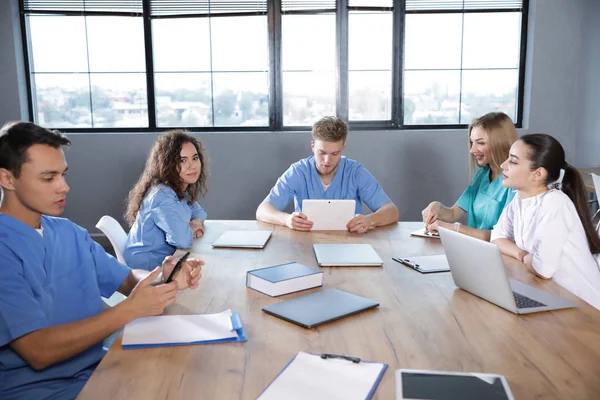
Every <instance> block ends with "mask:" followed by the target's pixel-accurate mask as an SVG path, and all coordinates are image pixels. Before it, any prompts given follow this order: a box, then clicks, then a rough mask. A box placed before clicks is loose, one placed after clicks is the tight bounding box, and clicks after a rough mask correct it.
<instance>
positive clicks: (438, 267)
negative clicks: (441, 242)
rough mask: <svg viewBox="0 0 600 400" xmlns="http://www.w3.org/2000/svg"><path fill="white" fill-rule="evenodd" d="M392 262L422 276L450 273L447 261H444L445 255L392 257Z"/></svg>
mask: <svg viewBox="0 0 600 400" xmlns="http://www.w3.org/2000/svg"><path fill="white" fill-rule="evenodd" d="M392 260H394V261H396V262H399V263H400V264H403V265H406V266H407V267H409V268H412V269H414V270H415V271H418V272H420V273H422V274H433V273H436V272H450V266H449V265H448V259H446V255H445V254H438V255H435V256H418V257H392Z"/></svg>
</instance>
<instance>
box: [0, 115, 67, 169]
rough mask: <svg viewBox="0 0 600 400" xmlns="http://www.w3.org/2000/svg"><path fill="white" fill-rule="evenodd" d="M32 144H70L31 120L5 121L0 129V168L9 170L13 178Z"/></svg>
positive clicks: (62, 137)
mask: <svg viewBox="0 0 600 400" xmlns="http://www.w3.org/2000/svg"><path fill="white" fill-rule="evenodd" d="M34 144H45V145H47V146H50V147H54V148H55V149H58V148H59V147H60V146H70V145H71V141H70V140H69V139H67V137H66V136H64V135H63V134H62V133H60V132H59V131H56V130H50V129H46V128H42V127H41V126H39V125H36V124H34V123H32V122H19V121H16V122H7V123H6V124H4V126H3V127H2V128H1V129H0V168H5V169H7V170H9V171H10V172H11V173H12V174H13V175H14V176H15V178H18V177H19V175H20V174H21V167H22V166H23V164H24V163H25V162H27V160H28V159H27V150H28V149H29V148H30V147H31V146H33V145H34Z"/></svg>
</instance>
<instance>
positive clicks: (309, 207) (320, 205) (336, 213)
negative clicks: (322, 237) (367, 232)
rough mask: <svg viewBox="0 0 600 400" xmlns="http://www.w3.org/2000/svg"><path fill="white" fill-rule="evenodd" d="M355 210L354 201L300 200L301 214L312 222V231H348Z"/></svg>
mask: <svg viewBox="0 0 600 400" xmlns="http://www.w3.org/2000/svg"><path fill="white" fill-rule="evenodd" d="M355 208H356V201H355V200H302V213H303V214H304V215H306V216H307V217H308V219H309V220H310V221H312V222H313V227H312V230H313V231H345V230H348V228H346V224H347V223H348V222H350V220H351V219H352V218H354V210H355Z"/></svg>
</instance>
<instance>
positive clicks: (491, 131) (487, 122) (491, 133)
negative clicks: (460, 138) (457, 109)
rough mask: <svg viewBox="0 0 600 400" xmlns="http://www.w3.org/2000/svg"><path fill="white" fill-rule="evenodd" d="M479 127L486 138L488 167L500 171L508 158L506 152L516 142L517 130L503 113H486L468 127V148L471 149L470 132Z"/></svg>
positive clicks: (471, 160) (473, 158)
mask: <svg viewBox="0 0 600 400" xmlns="http://www.w3.org/2000/svg"><path fill="white" fill-rule="evenodd" d="M477 127H480V128H481V129H483V131H484V132H485V134H486V136H487V142H488V146H489V148H490V167H491V168H493V169H496V170H500V169H501V168H500V164H502V163H503V162H504V161H506V159H507V158H508V152H509V150H510V147H511V146H512V145H513V143H514V142H516V141H517V139H518V137H517V130H516V129H515V124H513V122H512V120H511V119H510V117H509V116H508V115H506V114H505V113H503V112H491V113H487V114H485V115H483V116H481V117H479V118H475V119H474V120H473V121H472V122H471V125H469V148H471V146H472V143H471V131H472V130H473V129H474V128H477ZM470 165H471V173H474V171H475V165H476V163H475V156H474V155H472V154H471V155H470Z"/></svg>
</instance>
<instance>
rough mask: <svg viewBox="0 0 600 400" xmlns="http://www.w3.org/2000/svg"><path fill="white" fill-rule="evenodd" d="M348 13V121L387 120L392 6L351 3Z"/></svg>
mask: <svg viewBox="0 0 600 400" xmlns="http://www.w3.org/2000/svg"><path fill="white" fill-rule="evenodd" d="M365 6H368V7H369V8H368V10H367V9H364V8H362V7H365ZM348 9H349V15H348V101H349V105H348V119H349V120H350V121H387V120H391V119H392V86H393V84H392V67H393V63H392V59H393V52H392V49H393V40H392V39H393V37H394V29H393V28H394V24H393V22H394V20H393V12H392V10H393V2H392V1H391V0H389V1H366V0H363V1H356V0H354V1H350V2H349V8H348Z"/></svg>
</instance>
